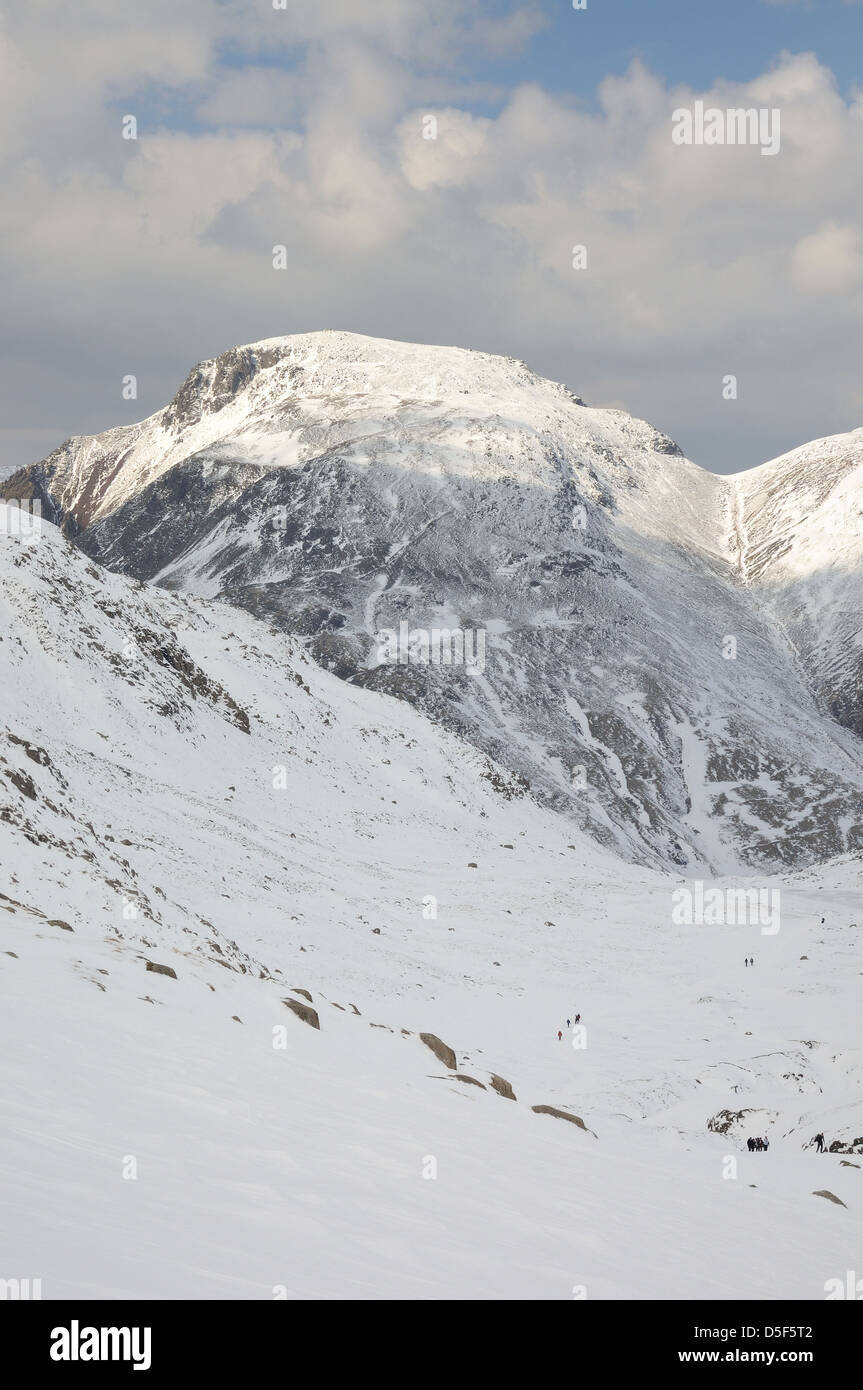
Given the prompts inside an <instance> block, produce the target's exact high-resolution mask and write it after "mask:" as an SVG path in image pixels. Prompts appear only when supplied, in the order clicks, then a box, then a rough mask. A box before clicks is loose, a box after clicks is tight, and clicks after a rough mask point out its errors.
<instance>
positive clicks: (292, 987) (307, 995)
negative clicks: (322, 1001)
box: [291, 985, 314, 1004]
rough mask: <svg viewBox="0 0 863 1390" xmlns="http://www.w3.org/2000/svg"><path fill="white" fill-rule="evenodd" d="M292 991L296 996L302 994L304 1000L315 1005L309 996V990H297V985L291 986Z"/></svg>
mask: <svg viewBox="0 0 863 1390" xmlns="http://www.w3.org/2000/svg"><path fill="white" fill-rule="evenodd" d="M291 989H292V990H293V991H294V994H301V995H302V996H303V998H304V999H308V1001H309V1003H310V1004H312V1003H314V1000H313V999H312V996H311V995H310V994H309V991H308V990H307V989H297V988H296V986H295V985H291Z"/></svg>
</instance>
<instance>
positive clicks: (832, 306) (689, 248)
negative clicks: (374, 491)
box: [0, 0, 863, 473]
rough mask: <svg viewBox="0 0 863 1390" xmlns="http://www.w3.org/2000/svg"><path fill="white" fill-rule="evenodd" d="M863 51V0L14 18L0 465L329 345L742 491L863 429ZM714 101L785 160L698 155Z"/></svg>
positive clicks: (297, 4)
mask: <svg viewBox="0 0 863 1390" xmlns="http://www.w3.org/2000/svg"><path fill="white" fill-rule="evenodd" d="M280 3H281V0H275V4H280ZM861 40H863V3H860V2H859V0H811V3H805V0H800V2H799V3H792V2H791V0H788V2H787V3H783V2H782V0H724V2H723V3H722V4H721V5H709V4H706V3H698V4H693V3H692V0H652V2H651V3H650V4H646V3H644V0H587V4H586V7H585V8H582V9H575V8H574V7H573V3H572V0H566V3H564V0H529V3H526V4H521V3H519V0H435V3H434V4H431V5H430V4H427V3H422V0H375V3H374V4H371V5H365V6H363V5H357V4H356V3H355V0H286V3H285V8H284V9H276V8H275V5H274V0H223V2H221V3H220V0H183V3H182V4H181V5H177V4H176V0H148V4H147V5H140V4H139V3H138V0H76V5H75V6H74V7H64V6H57V5H56V4H55V3H54V0H31V3H28V4H27V5H20V4H15V5H8V6H7V8H6V9H5V10H3V11H2V14H0V163H2V170H0V173H2V179H3V189H4V196H3V199H2V203H0V259H2V266H0V270H2V280H0V283H2V290H0V294H2V300H0V304H2V311H0V312H2V325H3V333H2V335H0V352H2V358H3V360H2V364H0V367H2V376H0V470H2V471H8V470H10V469H11V468H14V467H20V466H23V465H25V464H27V463H30V462H32V461H34V460H36V459H38V458H41V457H43V456H44V455H45V454H46V453H48V452H49V451H50V450H51V449H52V448H54V447H56V446H57V445H58V444H59V443H60V442H61V441H62V440H63V439H64V438H66V437H68V436H69V435H72V434H87V433H92V432H95V431H99V430H104V429H107V428H110V427H112V426H115V425H120V424H127V423H129V422H130V421H132V420H136V419H142V418H144V417H145V416H147V415H149V414H151V413H153V412H154V411H155V410H157V409H159V408H161V407H162V406H163V405H165V404H166V403H167V401H168V400H169V399H170V398H171V396H172V395H173V394H174V392H175V391H176V390H177V388H178V387H179V385H180V383H181V382H182V380H183V378H184V377H185V375H186V373H187V371H188V370H189V368H190V367H191V366H192V365H193V363H195V362H197V361H199V360H201V359H203V358H207V357H213V356H216V355H217V354H218V353H220V352H223V351H225V350H226V349H227V348H229V347H232V346H234V345H235V344H237V343H245V342H253V341H256V340H257V339H260V338H265V337H273V336H277V335H280V334H289V333H295V332H306V331H311V330H316V329H324V328H338V329H348V330H351V331H355V332H358V333H366V334H372V335H377V336H381V337H390V338H397V339H404V340H407V341H411V342H429V343H446V344H454V345H457V346H462V347H470V348H477V349H481V350H483V351H488V352H499V353H503V354H505V355H507V356H513V357H517V358H520V359H523V360H524V361H526V362H527V363H528V365H529V366H530V367H532V368H533V369H534V370H535V371H537V372H539V373H541V374H542V375H544V376H549V377H552V378H554V379H556V380H561V381H565V382H566V383H567V385H569V386H570V387H571V388H572V389H573V391H575V392H576V394H578V395H579V396H581V397H582V398H583V399H584V400H586V401H587V402H588V403H589V404H591V405H599V406H612V407H616V408H623V409H626V410H629V411H631V412H632V413H633V414H635V415H638V416H641V417H643V418H645V419H648V420H649V421H650V422H651V423H652V424H654V425H656V426H657V427H658V428H659V429H661V430H663V431H664V432H666V433H668V434H670V435H672V436H673V437H674V438H675V439H676V440H677V441H678V442H679V443H680V445H681V447H682V448H683V449H684V451H685V453H686V454H687V455H688V456H689V457H690V458H691V459H693V460H694V461H695V462H696V463H698V464H700V465H702V466H703V467H705V468H710V469H713V470H715V471H718V472H722V473H729V472H737V471H739V470H741V469H744V468H749V467H752V466H754V465H756V464H758V463H761V462H763V461H765V460H767V459H770V458H773V457H776V456H777V455H779V454H781V453H783V452H785V451H786V450H788V449H791V448H794V447H795V446H797V445H798V444H802V443H804V442H806V441H807V440H810V439H813V438H818V437H820V436H822V435H828V434H835V433H838V432H841V431H845V430H849V429H853V428H856V427H857V426H859V425H861V424H863V381H861V378H860V372H859V364H860V337H861V327H860V325H861V322H863V315H861V310H863V231H861V227H863V78H861V66H863V57H861V55H863V42H861ZM699 101H701V102H703V103H704V106H705V107H706V108H711V107H717V108H719V109H720V110H722V111H725V110H727V109H729V108H739V107H744V108H754V109H755V110H757V111H759V112H762V111H763V112H764V113H765V119H774V120H775V118H773V117H771V113H772V112H775V111H778V112H779V118H780V122H781V123H780V125H779V126H778V127H777V128H778V130H779V131H780V132H781V139H780V141H779V148H778V152H777V153H776V154H775V155H770V156H765V155H764V154H762V146H761V145H760V144H758V143H753V144H738V145H732V144H729V143H720V144H711V145H708V144H697V143H691V144H683V143H675V140H674V139H673V138H672V137H673V131H674V124H675V122H674V117H673V113H674V112H675V111H676V110H681V109H683V110H688V111H691V110H694V105H695V103H696V102H699ZM130 116H133V117H134V119H135V123H136V127H135V129H134V132H133V133H134V135H135V137H136V138H133V139H130V138H124V131H125V133H126V134H129V133H130V122H129V121H128V119H126V118H128V117H130ZM275 246H284V247H285V255H284V261H285V268H284V269H276V268H274V264H273V260H274V257H273V248H274V247H275ZM575 247H584V248H585V250H584V251H583V252H581V253H578V255H576V256H574V248H575ZM576 261H580V263H579V264H578V265H576V264H575V262H576ZM129 376H134V378H135V382H136V394H135V396H134V398H128V397H129V394H130V393H129V388H128V384H126V385H125V394H124V379H125V378H127V377H129ZM732 382H733V384H731V383H732Z"/></svg>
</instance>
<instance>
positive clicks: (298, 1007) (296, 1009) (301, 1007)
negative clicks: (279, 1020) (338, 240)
mask: <svg viewBox="0 0 863 1390" xmlns="http://www.w3.org/2000/svg"><path fill="white" fill-rule="evenodd" d="M282 1003H283V1004H284V1006H285V1008H286V1009H290V1011H291V1013H293V1014H296V1016H297V1018H301V1019H302V1020H303V1023H307V1024H308V1025H309V1027H310V1028H317V1029H320V1026H321V1021H320V1019H319V1018H318V1015H317V1012H316V1010H315V1009H313V1008H312V1007H311V1005H310V1004H301V1003H300V1001H299V999H283V1000H282Z"/></svg>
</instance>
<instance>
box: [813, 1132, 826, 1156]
mask: <svg viewBox="0 0 863 1390" xmlns="http://www.w3.org/2000/svg"><path fill="white" fill-rule="evenodd" d="M815 1143H816V1144H817V1145H818V1152H819V1153H820V1154H823V1152H824V1135H823V1134H816V1136H815Z"/></svg>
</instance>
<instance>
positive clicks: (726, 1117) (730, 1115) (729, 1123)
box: [707, 1110, 755, 1134]
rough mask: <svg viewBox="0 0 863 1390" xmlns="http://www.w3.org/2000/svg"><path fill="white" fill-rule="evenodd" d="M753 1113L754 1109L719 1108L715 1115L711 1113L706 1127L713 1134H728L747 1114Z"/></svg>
mask: <svg viewBox="0 0 863 1390" xmlns="http://www.w3.org/2000/svg"><path fill="white" fill-rule="evenodd" d="M754 1114H755V1111H754V1110H720V1111H719V1112H718V1113H717V1114H716V1115H711V1117H710V1119H709V1120H708V1121H707V1128H708V1129H709V1130H710V1131H711V1132H712V1133H713V1134H728V1133H729V1132H730V1131H731V1130H732V1129H733V1128H734V1127H735V1125H739V1124H740V1121H741V1120H744V1119H745V1118H746V1116H747V1115H754Z"/></svg>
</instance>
